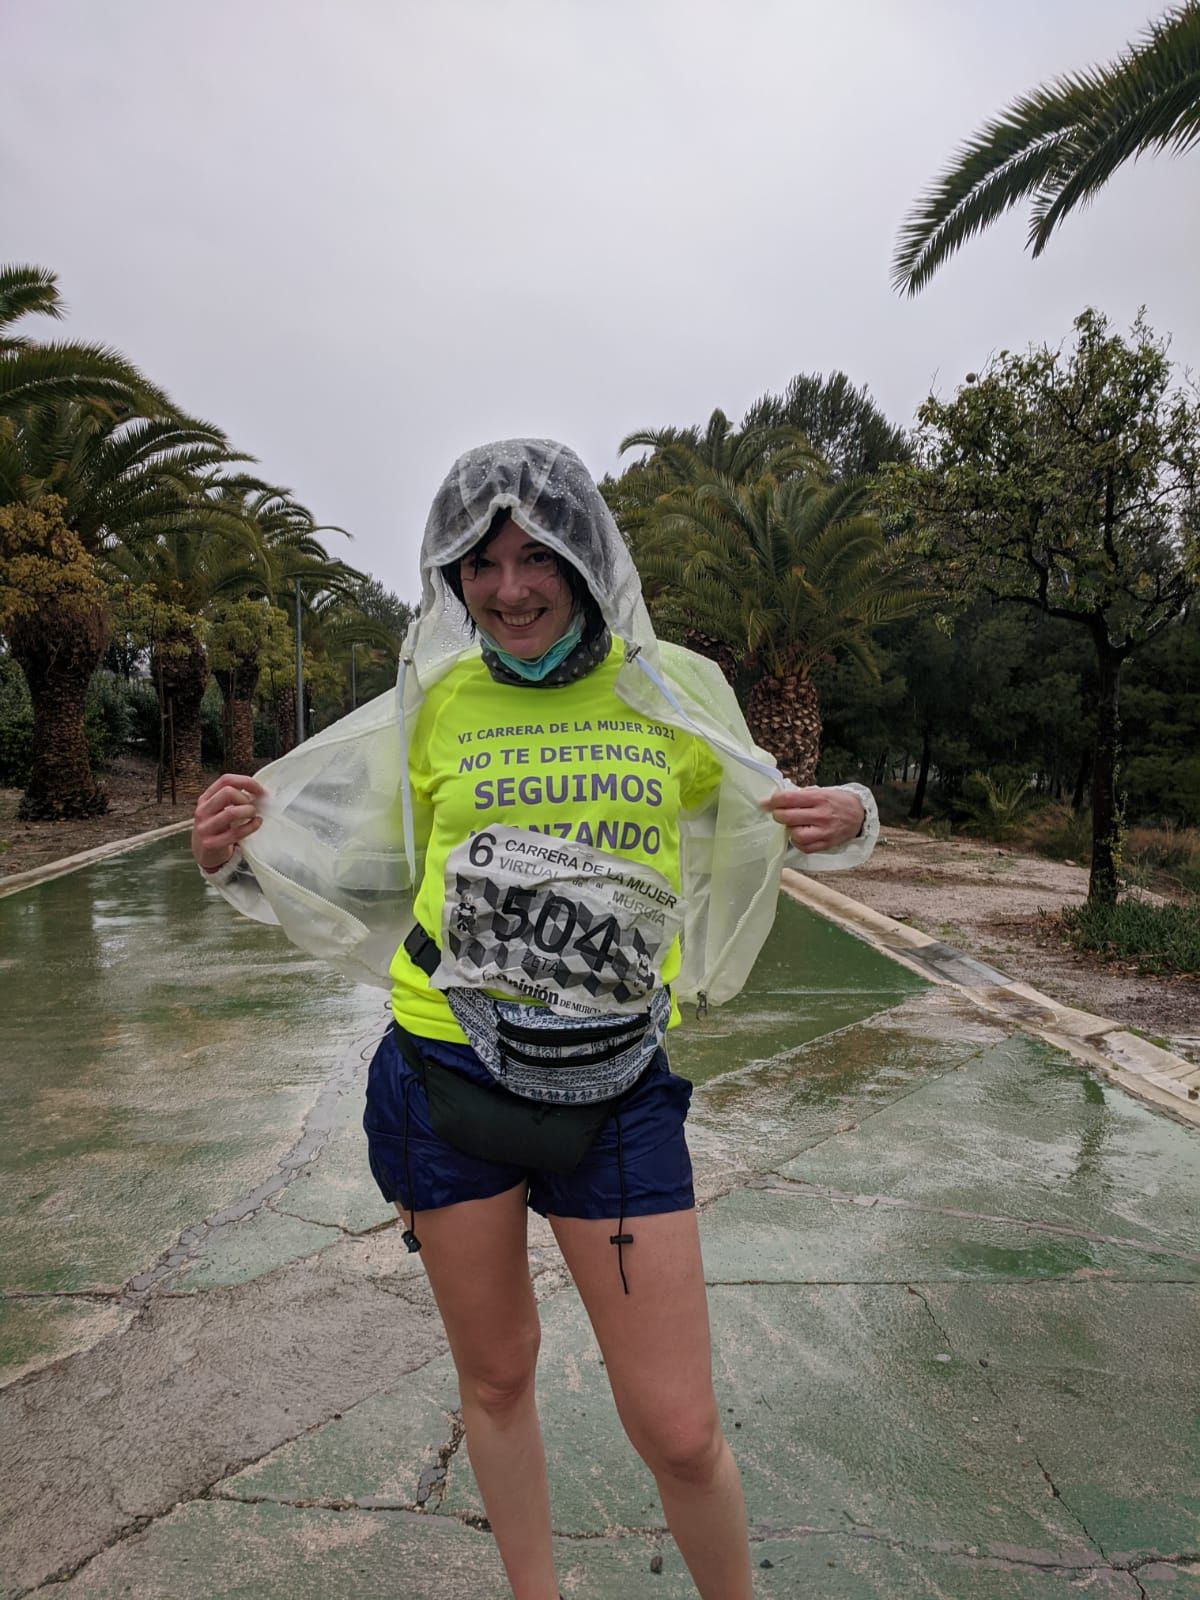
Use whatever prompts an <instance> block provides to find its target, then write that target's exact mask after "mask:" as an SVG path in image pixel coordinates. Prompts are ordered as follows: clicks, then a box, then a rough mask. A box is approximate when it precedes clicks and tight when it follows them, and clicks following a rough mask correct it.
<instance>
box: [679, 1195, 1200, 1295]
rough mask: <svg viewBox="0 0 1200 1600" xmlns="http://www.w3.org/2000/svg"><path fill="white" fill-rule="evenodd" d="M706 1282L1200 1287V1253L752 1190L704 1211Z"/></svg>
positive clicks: (882, 1205)
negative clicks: (1176, 1283) (1166, 1282)
mask: <svg viewBox="0 0 1200 1600" xmlns="http://www.w3.org/2000/svg"><path fill="white" fill-rule="evenodd" d="M702 1237H703V1246H704V1267H705V1275H706V1277H707V1278H708V1280H709V1281H710V1282H724V1283H741V1282H746V1281H747V1280H754V1281H755V1282H762V1283H901V1284H903V1283H934V1282H947V1283H956V1282H963V1281H983V1282H999V1281H1005V1280H1007V1281H1013V1282H1025V1281H1028V1280H1030V1279H1043V1278H1081V1279H1105V1278H1108V1279H1128V1278H1136V1279H1138V1280H1140V1281H1143V1282H1150V1281H1154V1280H1155V1279H1170V1280H1178V1279H1180V1278H1183V1279H1186V1280H1188V1281H1191V1282H1194V1283H1196V1284H1197V1285H1198V1286H1200V1255H1198V1256H1197V1257H1196V1259H1195V1260H1188V1259H1186V1258H1185V1257H1181V1256H1180V1255H1179V1254H1177V1253H1175V1252H1164V1253H1162V1254H1157V1253H1153V1252H1150V1251H1147V1250H1145V1249H1141V1250H1139V1249H1137V1248H1136V1247H1131V1246H1129V1247H1127V1246H1120V1245H1112V1244H1108V1243H1106V1242H1103V1241H1100V1240H1094V1239H1088V1238H1086V1237H1083V1236H1079V1235H1075V1236H1063V1235H1054V1234H1046V1233H1042V1232H1040V1231H1038V1230H1037V1229H1036V1228H1033V1227H1024V1226H1022V1225H1021V1224H1020V1223H1019V1222H1011V1223H1010V1222H1003V1221H996V1220H992V1219H989V1218H986V1217H961V1216H953V1215H944V1214H941V1213H936V1212H925V1211H919V1210H910V1209H907V1208H905V1207H899V1206H890V1205H887V1204H885V1203H882V1202H881V1203H878V1204H862V1203H860V1202H859V1201H856V1200H854V1199H840V1200H832V1199H829V1198H826V1197H824V1196H821V1195H818V1194H806V1193H803V1192H800V1191H792V1192H782V1193H781V1192H774V1191H771V1190H769V1189H743V1190H739V1191H736V1192H735V1193H733V1194H730V1195H727V1196H725V1197H724V1198H723V1199H721V1200H718V1201H717V1202H716V1203H715V1204H714V1205H712V1206H710V1207H709V1208H708V1209H707V1210H706V1211H705V1213H704V1219H703V1235H702Z"/></svg>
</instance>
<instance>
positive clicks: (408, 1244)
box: [400, 1228, 421, 1255]
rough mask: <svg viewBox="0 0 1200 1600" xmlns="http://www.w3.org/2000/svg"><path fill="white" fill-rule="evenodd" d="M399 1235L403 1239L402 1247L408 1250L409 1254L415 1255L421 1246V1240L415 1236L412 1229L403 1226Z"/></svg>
mask: <svg viewBox="0 0 1200 1600" xmlns="http://www.w3.org/2000/svg"><path fill="white" fill-rule="evenodd" d="M400 1237H401V1238H402V1239H403V1240H404V1248H405V1249H406V1250H407V1251H408V1253H409V1255H416V1253H417V1251H418V1250H419V1249H420V1248H421V1241H420V1239H418V1238H417V1236H416V1234H415V1233H414V1232H413V1231H412V1229H411V1228H405V1230H404V1232H403V1233H402V1234H401V1235H400Z"/></svg>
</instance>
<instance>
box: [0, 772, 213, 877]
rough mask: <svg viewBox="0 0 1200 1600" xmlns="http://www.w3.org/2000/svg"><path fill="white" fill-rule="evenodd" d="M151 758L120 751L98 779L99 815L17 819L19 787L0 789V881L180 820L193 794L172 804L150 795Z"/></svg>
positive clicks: (189, 810) (152, 784)
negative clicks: (104, 800)
mask: <svg viewBox="0 0 1200 1600" xmlns="http://www.w3.org/2000/svg"><path fill="white" fill-rule="evenodd" d="M156 771H157V766H156V763H155V762H154V761H153V760H150V759H148V758H147V757H145V756H136V755H130V756H122V757H121V758H120V759H119V760H118V761H117V762H115V763H114V765H113V766H112V767H111V768H110V769H109V770H108V771H107V772H106V773H105V774H104V776H103V778H102V779H101V781H102V783H103V784H104V787H105V789H106V790H107V792H108V798H109V809H108V812H107V814H106V815H105V816H103V817H89V818H84V819H82V820H80V821H76V822H18V820H17V804H18V802H19V801H20V799H21V791H20V790H19V789H0V882H2V881H3V880H4V878H6V877H8V876H9V875H10V874H11V873H15V872H29V871H31V870H32V869H33V868H34V867H44V866H45V865H46V863H47V862H50V861H59V860H61V859H62V857H63V856H73V855H78V853H79V852H80V851H81V850H91V849H94V848H95V846H96V845H98V844H109V843H110V842H111V841H112V840H114V839H127V838H128V837H129V836H130V835H131V834H135V833H146V832H147V831H148V830H149V829H151V828H165V827H167V826H169V824H171V823H172V822H183V821H185V820H186V819H187V818H188V817H190V816H191V814H192V805H193V804H194V799H192V798H189V799H188V800H187V802H186V803H183V798H184V797H183V796H180V797H179V798H180V802H181V803H180V804H179V805H176V806H173V805H172V804H171V798H170V795H169V794H168V795H167V796H166V798H165V799H164V800H163V803H162V804H161V805H159V804H158V802H157V801H156V800H155V798H154V788H155V773H156Z"/></svg>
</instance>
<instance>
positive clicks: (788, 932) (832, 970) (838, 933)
mask: <svg viewBox="0 0 1200 1600" xmlns="http://www.w3.org/2000/svg"><path fill="white" fill-rule="evenodd" d="M928 987H929V986H928V984H927V983H926V982H925V980H924V979H922V978H919V977H918V976H917V975H916V973H913V972H910V971H909V970H908V969H907V968H906V967H901V966H899V965H898V964H897V963H896V962H894V961H892V960H890V959H889V958H888V957H887V956H883V955H880V954H879V952H878V951H877V950H875V949H873V948H872V947H871V946H870V945H868V944H865V943H864V942H863V941H862V940H861V939H857V938H855V937H854V935H853V934H850V933H847V932H845V930H844V929H842V928H839V927H837V926H835V925H834V924H833V923H831V922H826V921H824V919H823V918H821V917H819V916H817V914H816V913H815V912H813V911H809V910H808V908H807V907H805V906H800V905H797V904H796V902H795V901H794V900H789V899H787V898H786V897H781V899H780V903H779V914H778V916H777V917H776V919H775V927H774V929H773V930H772V932H771V937H770V938H769V939H768V940H767V943H766V945H765V946H764V948H763V952H762V955H761V956H760V957H759V958H758V961H757V963H756V965H755V968H754V971H753V972H752V973H751V975H750V981H749V982H748V983H747V985H746V987H745V988H744V989H743V990H742V992H741V994H740V995H738V997H737V998H736V1000H731V1001H730V1002H729V1004H728V1005H724V1006H721V1007H719V1008H717V1009H715V1010H712V1011H710V1012H709V1013H708V1015H707V1016H706V1017H705V1018H704V1019H703V1020H701V1019H698V1018H697V1017H696V1015H695V1008H694V1007H692V1006H688V1007H685V1015H684V1026H683V1027H682V1028H681V1029H679V1030H678V1031H677V1032H676V1033H675V1034H673V1035H672V1036H671V1040H670V1051H671V1064H672V1066H673V1067H674V1068H675V1070H676V1071H677V1072H681V1073H682V1074H683V1075H684V1076H685V1077H688V1078H690V1079H691V1080H692V1081H693V1083H703V1082H705V1081H706V1080H707V1079H709V1078H712V1077H714V1076H715V1075H717V1074H718V1073H722V1072H729V1071H731V1070H736V1069H738V1068H741V1067H744V1066H746V1065H747V1064H748V1063H749V1062H752V1061H765V1060H768V1059H770V1058H771V1057H773V1056H776V1055H778V1054H779V1053H780V1052H781V1051H786V1050H792V1049H795V1048H796V1047H797V1046H798V1045H802V1044H805V1043H806V1042H807V1041H808V1040H810V1039H818V1038H821V1037H822V1036H823V1035H826V1034H829V1033H833V1032H834V1031H835V1030H836V1029H838V1028H845V1027H848V1026H850V1025H851V1024H852V1023H855V1022H861V1021H863V1019H864V1018H866V1017H870V1016H874V1015H875V1014H876V1013H877V1012H880V1011H886V1010H887V1009H888V1008H889V1007H890V1006H895V1005H898V1004H899V1003H900V1002H901V1001H902V1000H904V999H905V998H906V997H907V996H909V995H912V994H917V993H919V992H920V991H922V990H924V989H927V988H928Z"/></svg>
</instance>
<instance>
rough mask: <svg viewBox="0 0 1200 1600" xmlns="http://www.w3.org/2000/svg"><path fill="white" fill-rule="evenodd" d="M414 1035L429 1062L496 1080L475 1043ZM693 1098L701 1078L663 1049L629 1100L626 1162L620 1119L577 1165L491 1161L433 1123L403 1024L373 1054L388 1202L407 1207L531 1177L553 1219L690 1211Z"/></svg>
mask: <svg viewBox="0 0 1200 1600" xmlns="http://www.w3.org/2000/svg"><path fill="white" fill-rule="evenodd" d="M412 1042H413V1044H415V1045H416V1046H417V1047H418V1048H419V1049H420V1052H421V1054H422V1056H423V1057H424V1058H425V1060H427V1061H430V1062H436V1063H437V1064H438V1065H439V1066H443V1067H449V1068H450V1069H451V1070H452V1071H454V1072H459V1073H461V1074H462V1075H463V1076H464V1077H467V1078H470V1079H471V1080H472V1082H474V1083H482V1084H484V1085H485V1086H487V1087H489V1088H492V1087H494V1086H495V1085H494V1080H493V1079H492V1077H491V1075H490V1074H489V1072H488V1070H487V1068H486V1067H485V1066H484V1065H483V1063H482V1062H481V1061H480V1059H479V1057H478V1056H477V1055H476V1054H475V1052H474V1050H472V1049H471V1048H470V1046H469V1045H465V1044H450V1043H446V1042H444V1041H443V1040H441V1039H416V1038H413V1040H412ZM691 1098H692V1086H691V1084H690V1083H688V1081H687V1080H686V1079H685V1078H677V1077H676V1076H675V1074H674V1073H673V1072H672V1071H671V1069H670V1067H669V1066H668V1065H667V1056H666V1052H665V1051H663V1050H660V1051H659V1052H658V1054H657V1055H656V1056H655V1057H654V1059H653V1061H651V1063H650V1065H649V1067H647V1069H646V1071H645V1073H644V1074H643V1075H642V1077H641V1078H639V1079H638V1082H637V1084H636V1085H635V1086H634V1088H633V1089H631V1090H630V1091H629V1092H628V1094H627V1095H625V1097H624V1098H623V1099H622V1101H621V1139H620V1158H621V1159H620V1165H619V1166H618V1160H617V1154H618V1146H617V1132H616V1124H615V1121H614V1119H613V1118H611V1117H610V1118H609V1120H608V1121H607V1122H606V1123H605V1124H604V1126H603V1127H602V1128H601V1130H600V1132H599V1133H598V1134H597V1136H596V1138H595V1140H594V1141H593V1143H592V1145H591V1147H590V1149H589V1150H588V1152H587V1154H586V1155H585V1156H584V1158H583V1160H582V1161H581V1162H580V1163H579V1165H578V1166H577V1167H576V1168H575V1170H574V1171H573V1172H542V1171H538V1170H534V1169H530V1168H527V1167H517V1166H508V1165H507V1164H504V1163H500V1162H494V1161H482V1160H480V1159H479V1158H478V1157H476V1156H469V1155H464V1154H463V1153H462V1151H460V1150H456V1149H455V1148H454V1146H453V1145H450V1144H447V1143H446V1141H445V1140H444V1139H443V1138H442V1137H441V1136H440V1134H437V1133H435V1132H434V1131H433V1128H432V1127H431V1126H430V1123H429V1105H428V1102H427V1101H426V1098H425V1090H424V1089H423V1087H422V1086H421V1081H420V1079H419V1078H418V1077H417V1075H416V1073H415V1072H413V1070H412V1068H411V1067H410V1066H409V1065H408V1064H407V1062H406V1061H405V1060H404V1057H403V1056H402V1055H401V1053H400V1048H399V1044H398V1042H397V1039H396V1034H395V1030H394V1029H393V1028H389V1029H388V1031H387V1032H386V1033H385V1034H384V1036H383V1038H382V1039H381V1040H380V1042H379V1047H378V1049H377V1050H376V1051H375V1055H374V1057H373V1059H372V1061H371V1070H370V1073H369V1075H368V1078H367V1109H366V1114H365V1116H364V1117H363V1127H364V1128H365V1129H366V1133H367V1151H368V1156H369V1159H370V1163H371V1172H372V1174H373V1176H374V1178H375V1182H376V1183H377V1184H378V1185H379V1188H380V1192H381V1193H382V1195H383V1198H384V1199H385V1200H387V1201H390V1202H393V1203H396V1204H399V1205H400V1206H401V1207H402V1208H403V1209H404V1210H405V1211H409V1210H412V1211H417V1212H421V1211H436V1210H437V1209H438V1207H439V1206H453V1205H458V1204H459V1203H460V1202H461V1201H463V1200H487V1199H490V1198H491V1197H492V1196H493V1195H497V1194H503V1193H504V1192H505V1191H506V1190H508V1189H513V1188H515V1187H516V1186H517V1184H520V1183H524V1184H528V1186H529V1195H528V1199H529V1204H530V1205H531V1206H532V1207H533V1209H534V1210H535V1211H537V1212H539V1213H540V1214H541V1215H542V1216H544V1217H545V1216H552V1217H592V1218H614V1217H618V1216H620V1215H621V1214H622V1212H623V1214H624V1215H625V1216H626V1217H646V1216H654V1215H657V1214H659V1213H661V1212H664V1211H688V1210H690V1209H691V1207H692V1206H693V1205H694V1204H695V1196H694V1194H693V1191H692V1160H691V1157H690V1156H689V1154H688V1148H687V1142H686V1140H685V1139H684V1134H683V1124H684V1120H685V1118H686V1117H687V1112H688V1102H689V1101H690V1100H691ZM406 1124H407V1126H406ZM406 1137H407V1144H408V1148H407V1152H406V1150H405V1140H406ZM410 1177H411V1185H412V1187H411V1191H410V1188H409V1183H410ZM622 1188H623V1189H624V1202H623V1204H622Z"/></svg>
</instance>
